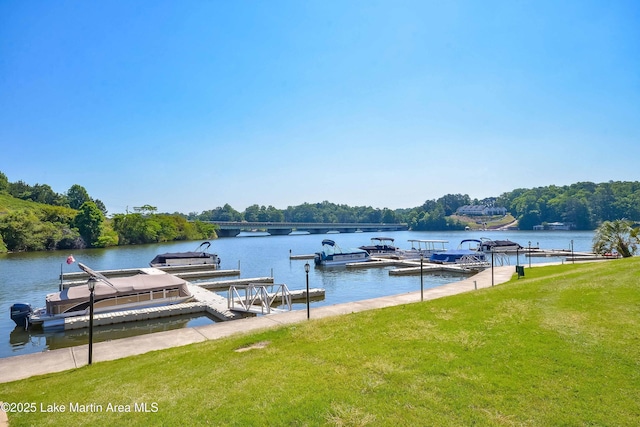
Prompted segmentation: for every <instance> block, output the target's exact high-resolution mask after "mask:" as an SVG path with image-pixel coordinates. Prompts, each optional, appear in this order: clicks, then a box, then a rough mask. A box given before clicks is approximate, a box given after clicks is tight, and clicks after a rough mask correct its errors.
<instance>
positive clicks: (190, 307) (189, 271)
mask: <svg viewBox="0 0 640 427" xmlns="http://www.w3.org/2000/svg"><path fill="white" fill-rule="evenodd" d="M189 267H193V266H181V267H177V268H175V267H173V268H169V270H172V271H174V274H173V275H174V276H182V277H181V278H182V279H183V280H185V282H186V283H187V287H188V289H189V292H190V293H191V295H193V300H194V301H193V302H187V303H180V304H174V305H166V306H161V307H149V308H140V309H132V310H122V311H114V312H109V313H98V314H94V316H93V324H94V326H104V325H112V324H117V323H127V322H135V321H140V320H150V319H159V318H163V317H171V316H179V315H184V314H193V313H204V312H206V313H208V314H210V315H211V316H213V317H214V318H215V319H217V320H221V321H228V320H235V319H241V318H243V317H246V316H247V315H250V314H251V313H252V312H254V311H255V310H254V311H251V310H249V312H248V313H243V312H238V310H231V309H230V308H229V307H230V306H232V305H233V304H231V303H233V301H231V303H230V301H229V299H228V298H227V297H224V296H222V295H219V294H217V293H215V292H212V291H210V290H208V289H216V290H226V289H229V288H231V287H234V286H249V285H253V284H256V285H258V286H259V287H263V288H264V289H265V295H267V293H266V287H268V286H274V285H273V277H256V278H247V279H236V280H220V281H211V282H200V283H192V282H189V281H187V280H186V278H185V277H184V276H187V277H190V278H192V277H212V276H214V277H215V276H229V275H235V274H240V272H239V271H238V270H213V269H211V268H208V269H203V268H202V267H201V266H195V267H196V268H189ZM166 269H167V268H164V269H159V268H148V267H147V268H134V269H119V270H104V271H99V272H95V274H98V273H99V274H100V275H102V276H104V277H125V276H127V275H128V276H131V275H136V274H171V273H168V272H166V271H164V270H166ZM176 270H177V271H176ZM61 277H62V278H75V279H84V280H76V281H70V282H69V281H68V282H64V283H61V287H63V288H68V287H70V286H75V285H84V284H86V283H87V279H88V277H89V274H88V273H86V272H84V271H83V272H79V273H67V274H64V275H61ZM280 286H284V287H286V285H280ZM309 294H310V297H312V298H314V299H318V298H321V297H324V289H312V290H310V291H309ZM288 298H289V301H292V300H300V299H306V290H301V291H289V292H288ZM87 327H89V316H88V315H83V316H71V317H67V318H59V319H53V320H49V321H47V322H45V323H44V324H43V329H45V330H50V329H65V330H70V329H81V328H87Z"/></svg>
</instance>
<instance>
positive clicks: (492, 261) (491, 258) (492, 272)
mask: <svg viewBox="0 0 640 427" xmlns="http://www.w3.org/2000/svg"><path fill="white" fill-rule="evenodd" d="M493 265H494V263H493V249H492V250H491V286H493V282H494V280H493Z"/></svg>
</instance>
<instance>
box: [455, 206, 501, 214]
mask: <svg viewBox="0 0 640 427" xmlns="http://www.w3.org/2000/svg"><path fill="white" fill-rule="evenodd" d="M456 213H457V214H458V215H470V216H474V215H475V216H488V215H506V214H507V208H500V207H496V206H487V205H465V206H461V207H459V208H458V209H457V210H456Z"/></svg>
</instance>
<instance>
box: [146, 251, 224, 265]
mask: <svg viewBox="0 0 640 427" xmlns="http://www.w3.org/2000/svg"><path fill="white" fill-rule="evenodd" d="M211 256H213V255H212V254H209V253H207V252H173V253H172V252H168V253H166V254H160V255H156V257H155V258H154V259H153V260H151V263H150V264H152V265H153V264H165V263H166V262H167V259H185V258H209V257H211Z"/></svg>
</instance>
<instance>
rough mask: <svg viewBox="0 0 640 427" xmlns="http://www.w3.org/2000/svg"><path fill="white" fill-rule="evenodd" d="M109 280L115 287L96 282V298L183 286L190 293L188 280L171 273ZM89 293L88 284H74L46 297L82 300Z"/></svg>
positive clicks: (138, 275)
mask: <svg viewBox="0 0 640 427" xmlns="http://www.w3.org/2000/svg"><path fill="white" fill-rule="evenodd" d="M109 282H110V283H111V284H113V286H114V287H115V288H112V287H111V286H109V285H107V284H106V283H102V282H100V281H98V282H96V287H95V290H94V295H95V297H96V298H98V297H106V296H112V295H117V294H131V293H138V292H149V291H155V290H162V289H165V288H175V287H180V288H181V289H180V291H181V292H180V293H181V294H184V295H189V288H188V287H187V282H186V281H185V280H183V279H181V278H179V277H176V276H173V275H171V274H137V275H135V276H129V277H114V278H112V279H109ZM89 295H90V292H89V287H88V286H72V287H70V288H67V289H65V290H64V291H62V292H56V293H53V294H49V295H47V298H46V299H47V303H49V302H52V303H56V302H59V301H65V302H72V301H75V300H77V301H78V302H82V301H86V300H87V299H89Z"/></svg>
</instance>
